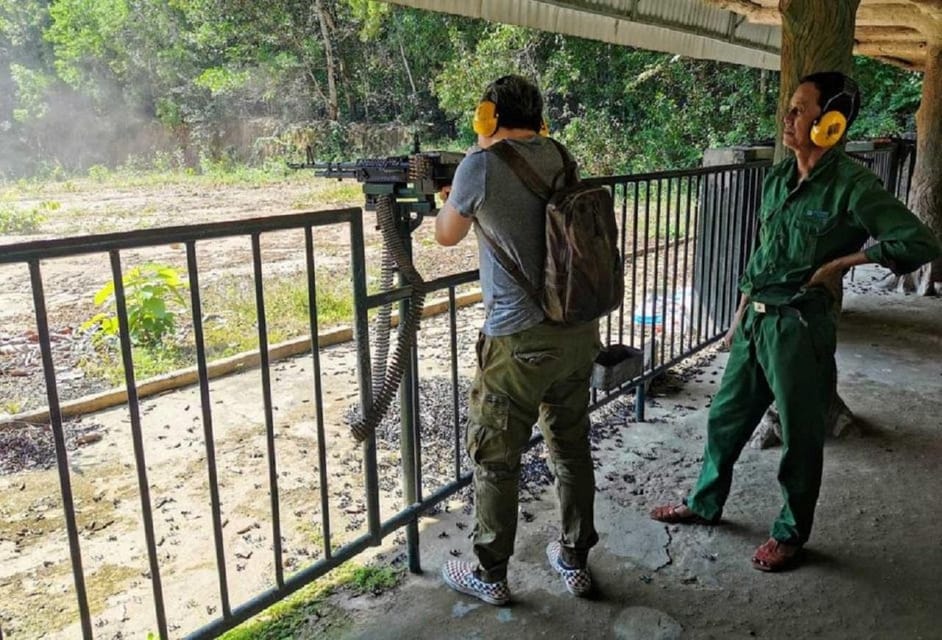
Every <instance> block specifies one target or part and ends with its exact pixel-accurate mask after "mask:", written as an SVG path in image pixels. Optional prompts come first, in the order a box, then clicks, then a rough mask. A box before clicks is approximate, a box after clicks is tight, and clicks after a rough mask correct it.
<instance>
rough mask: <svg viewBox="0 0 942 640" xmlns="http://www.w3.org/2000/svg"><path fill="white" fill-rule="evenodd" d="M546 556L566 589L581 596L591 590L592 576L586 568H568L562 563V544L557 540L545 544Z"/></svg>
mask: <svg viewBox="0 0 942 640" xmlns="http://www.w3.org/2000/svg"><path fill="white" fill-rule="evenodd" d="M546 558H547V560H549V563H550V566H551V567H553V569H555V570H556V573H558V574H559V575H560V577H561V578H562V579H563V584H564V585H566V591H568V592H569V593H571V594H572V595H574V596H579V597H580V598H581V597H583V596H585V595H588V593H589V591H591V590H592V576H591V575H589V570H588V569H569V568H568V567H566V566H564V565H563V561H562V546H561V545H560V544H559V542H550V543H549V544H548V545H546Z"/></svg>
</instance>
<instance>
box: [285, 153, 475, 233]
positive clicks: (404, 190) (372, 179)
mask: <svg viewBox="0 0 942 640" xmlns="http://www.w3.org/2000/svg"><path fill="white" fill-rule="evenodd" d="M463 158H464V154H463V153H454V152H451V151H420V150H419V143H418V139H416V141H415V143H414V147H413V152H412V154H410V155H405V156H389V157H386V158H368V159H362V160H356V161H353V162H317V161H316V160H315V159H314V150H313V149H312V148H311V147H310V146H308V147H307V149H306V160H305V162H289V163H288V166H289V167H290V168H292V169H313V170H314V175H316V176H318V177H322V178H337V179H338V180H343V179H354V180H356V181H357V182H360V183H362V184H363V193H364V194H365V195H366V210H367V211H375V210H376V207H377V201H378V199H379V198H380V197H382V196H392V197H393V198H394V199H395V200H396V202H397V204H398V205H399V206H398V208H399V211H400V213H406V212H414V213H416V214H418V215H420V216H421V215H429V214H432V213H434V211H435V194H436V193H438V192H439V191H441V189H442V187H446V186H449V185H451V181H452V179H453V178H454V177H455V170H456V169H457V168H458V163H459V162H461V160H462V159H463Z"/></svg>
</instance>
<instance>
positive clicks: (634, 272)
mask: <svg viewBox="0 0 942 640" xmlns="http://www.w3.org/2000/svg"><path fill="white" fill-rule="evenodd" d="M634 186H635V188H634V193H635V197H634V204H633V206H632V219H633V222H632V224H631V236H632V239H631V340H630V341H629V342H630V343H631V345H632V346H634V345H635V315H636V313H635V309H637V307H636V306H635V305H636V304H637V300H636V292H637V289H638V181H637V180H635V181H634ZM641 286H642V295H643V287H644V286H645V285H644V283H643V282H642V283H641ZM642 335H643V334H642ZM643 340H644V339H643V338H642V341H643Z"/></svg>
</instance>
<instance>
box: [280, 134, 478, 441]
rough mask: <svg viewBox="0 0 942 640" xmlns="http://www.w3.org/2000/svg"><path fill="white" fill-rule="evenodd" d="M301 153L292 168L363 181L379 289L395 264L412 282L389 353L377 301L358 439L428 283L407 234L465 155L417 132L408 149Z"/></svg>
mask: <svg viewBox="0 0 942 640" xmlns="http://www.w3.org/2000/svg"><path fill="white" fill-rule="evenodd" d="M305 155H306V161H305V162H300V163H291V162H289V163H288V166H289V167H290V168H292V169H313V170H314V175H316V176H318V177H322V178H337V179H338V180H343V179H355V180H356V181H357V182H360V183H362V184H363V193H364V194H365V195H366V205H365V209H366V210H367V211H376V218H377V223H378V226H379V229H380V231H381V232H382V234H383V260H382V270H381V275H380V290H381V291H389V290H390V289H392V288H393V282H392V279H393V272H394V271H395V269H396V267H398V269H399V275H400V285H407V286H411V288H412V291H411V295H410V296H409V299H408V302H407V303H406V304H405V305H404V306H403V307H401V308H400V316H401V318H402V322H401V323H400V325H399V335H398V338H397V341H396V349H395V351H394V352H393V355H392V358H388V354H389V333H390V327H391V325H390V315H391V311H392V305H391V303H390V304H385V305H383V306H382V307H380V312H379V315H378V317H377V319H376V322H377V327H378V329H377V332H376V338H375V340H374V343H375V344H374V347H375V352H374V356H373V372H372V373H373V375H372V389H373V402H372V404H371V405H370V407H369V410H368V411H367V412H366V415H364V416H362V417H361V418H359V419H358V420H357V421H356V422H355V423H354V424H353V426H352V433H353V437H354V438H355V439H356V440H357V442H362V441H363V440H365V439H366V438H368V437H369V436H370V434H371V433H373V431H374V430H375V429H376V426H377V425H378V424H379V422H380V421H381V420H382V418H383V416H384V415H385V414H386V411H387V410H388V409H389V405H390V404H391V402H392V399H393V397H394V396H395V394H396V391H397V389H398V388H399V383H400V381H401V380H402V375H403V372H404V365H405V362H406V361H407V356H408V351H409V349H410V348H411V346H412V345H413V343H414V341H415V334H416V331H417V330H418V326H419V319H420V318H421V317H422V308H423V306H424V304H425V294H426V291H427V288H426V286H425V281H424V280H423V279H422V276H421V275H420V274H419V272H418V271H417V270H416V268H415V265H413V264H412V252H411V250H410V248H409V242H408V241H409V234H410V233H412V231H414V230H415V229H416V228H417V227H418V226H419V224H421V222H422V216H426V215H435V213H436V212H437V208H436V206H435V195H436V194H437V193H439V192H440V191H441V190H442V188H443V187H447V186H451V181H452V179H453V178H454V176H455V170H456V169H457V168H458V163H460V162H461V160H462V159H464V154H463V153H454V152H448V151H425V152H423V151H420V150H419V141H418V137H416V138H415V142H414V145H413V152H412V154H411V155H404V156H390V157H386V158H368V159H361V160H356V161H354V162H317V161H316V160H315V159H314V150H313V148H312V147H310V146H308V147H307V149H306V152H305ZM387 359H388V360H389V362H388V364H387ZM377 390H378V391H377Z"/></svg>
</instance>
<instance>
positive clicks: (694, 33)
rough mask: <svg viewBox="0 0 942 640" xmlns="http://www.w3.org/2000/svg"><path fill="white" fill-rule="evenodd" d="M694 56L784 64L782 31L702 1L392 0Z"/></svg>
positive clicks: (775, 65)
mask: <svg viewBox="0 0 942 640" xmlns="http://www.w3.org/2000/svg"><path fill="white" fill-rule="evenodd" d="M391 1H392V2H393V4H400V5H406V6H410V7H415V8H418V9H426V10H429V11H441V12H444V13H452V14H456V15H462V16H468V17H471V18H482V19H484V20H488V21H491V22H501V23H505V24H514V25H518V26H522V27H530V28H533V29H540V30H543V31H549V32H552V33H563V34H566V35H571V36H577V37H580V38H588V39H592V40H601V41H604V42H611V43H613V44H621V45H628V46H632V47H638V48H640V49H648V50H651V51H664V52H667V53H677V54H680V55H684V56H689V57H691V58H703V59H708V60H719V61H722V62H732V63H735V64H742V65H747V66H750V67H760V68H765V69H778V68H779V55H778V54H779V48H780V46H781V29H780V28H779V27H778V26H775V25H760V24H752V23H749V22H747V21H746V19H745V17H744V16H741V15H738V14H736V13H733V12H732V11H726V10H724V9H719V8H717V7H714V6H710V5H708V4H706V3H704V2H701V0H391Z"/></svg>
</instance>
